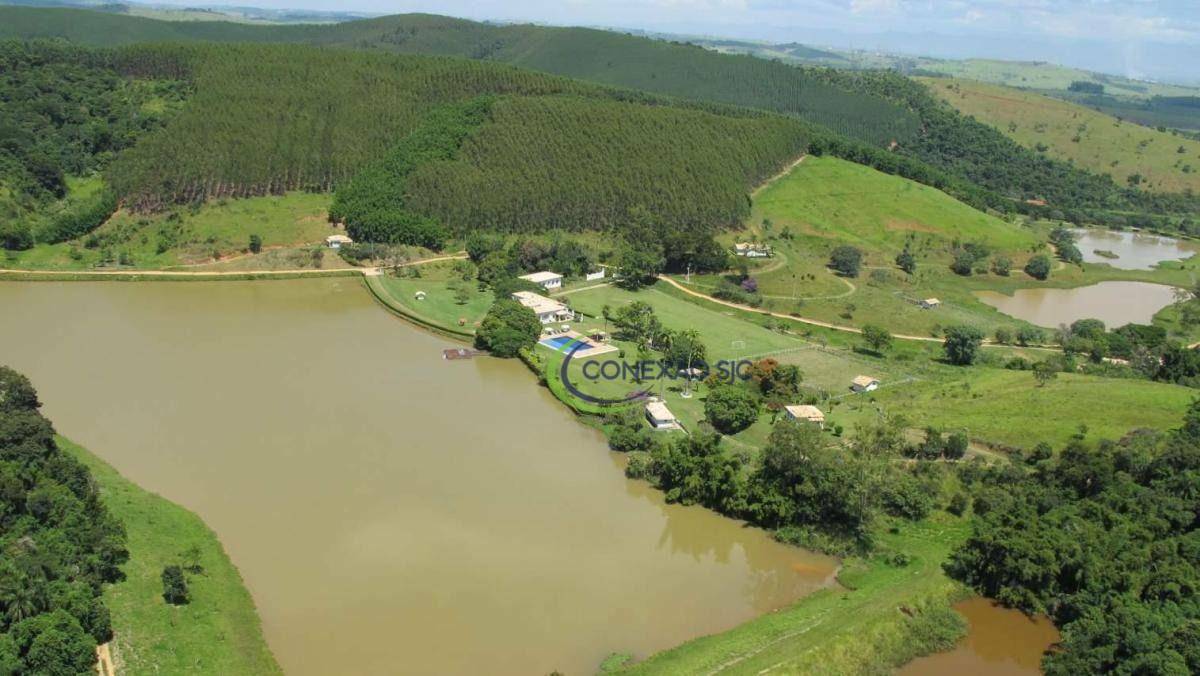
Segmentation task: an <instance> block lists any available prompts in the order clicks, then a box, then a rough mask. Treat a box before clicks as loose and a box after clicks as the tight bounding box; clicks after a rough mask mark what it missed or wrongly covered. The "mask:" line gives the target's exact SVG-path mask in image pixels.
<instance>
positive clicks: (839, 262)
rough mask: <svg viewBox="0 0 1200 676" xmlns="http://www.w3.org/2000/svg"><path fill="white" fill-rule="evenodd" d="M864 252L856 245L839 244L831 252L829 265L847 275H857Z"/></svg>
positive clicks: (839, 272)
mask: <svg viewBox="0 0 1200 676" xmlns="http://www.w3.org/2000/svg"><path fill="white" fill-rule="evenodd" d="M862 258H863V253H862V251H861V250H859V249H858V248H856V247H852V246H846V245H843V246H839V247H838V248H836V249H834V250H833V252H832V253H830V254H829V267H831V268H833V270H834V271H835V272H837V273H838V274H840V275H843V276H845V277H857V276H858V270H859V268H860V267H861V266H862Z"/></svg>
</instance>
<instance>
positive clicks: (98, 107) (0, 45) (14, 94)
mask: <svg viewBox="0 0 1200 676" xmlns="http://www.w3.org/2000/svg"><path fill="white" fill-rule="evenodd" d="M184 94H185V92H184V86H183V84H182V83H180V82H177V81H170V80H158V81H152V80H138V79H133V78H129V77H124V76H122V75H121V74H120V73H118V72H117V71H116V70H114V69H113V68H112V67H110V66H109V65H108V64H105V63H103V62H102V61H98V60H96V59H94V58H93V54H92V52H90V51H88V50H84V49H81V48H78V47H72V46H69V45H65V44H62V43H48V42H34V43H22V42H15V41H9V42H0V240H3V242H0V243H2V244H3V245H4V248H14V249H15V248H24V247H25V246H28V245H30V244H32V242H33V240H34V239H38V240H41V241H59V240H62V239H68V238H70V237H73V236H75V235H78V234H80V232H79V231H80V230H86V229H89V228H91V227H94V226H95V225H96V224H97V223H98V222H99V220H98V219H102V218H104V217H106V216H107V215H108V214H109V213H111V211H112V208H113V207H115V198H114V196H113V195H112V194H111V193H109V192H108V191H100V192H99V193H98V194H96V195H94V196H92V199H89V200H87V201H84V202H82V203H77V204H71V205H69V206H70V208H67V209H63V210H61V211H60V212H58V213H56V214H55V215H54V217H53V218H50V219H45V220H44V222H37V223H36V224H35V223H34V221H36V220H37V219H35V218H33V215H34V214H35V213H36V212H38V211H39V210H40V209H42V208H44V207H46V206H47V205H49V204H51V203H54V202H55V201H56V200H60V199H61V198H63V197H64V196H65V195H66V192H67V177H68V176H86V175H88V174H90V173H92V172H94V171H97V170H100V169H103V168H104V167H105V166H107V165H108V164H109V163H110V162H111V161H112V160H113V158H114V157H116V156H117V154H118V153H120V152H121V151H123V150H125V149H126V148H129V147H131V146H132V145H133V144H134V142H135V141H136V140H137V139H138V138H139V137H140V136H142V135H144V134H145V133H147V132H149V131H151V130H154V129H157V128H160V127H161V126H162V125H163V123H164V121H165V119H166V118H167V116H168V115H169V113H170V111H171V110H172V109H173V108H174V107H176V106H177V105H178V103H179V101H180V100H181V98H182V97H183V95H184ZM95 211H99V215H98V216H96V215H93V212H95ZM32 225H36V227H31V226H32Z"/></svg>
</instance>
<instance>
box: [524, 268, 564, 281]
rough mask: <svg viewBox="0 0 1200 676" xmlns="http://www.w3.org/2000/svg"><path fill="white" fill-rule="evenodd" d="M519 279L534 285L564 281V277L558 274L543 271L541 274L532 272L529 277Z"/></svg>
mask: <svg viewBox="0 0 1200 676" xmlns="http://www.w3.org/2000/svg"><path fill="white" fill-rule="evenodd" d="M518 279H524V280H526V281H529V282H533V283H534V284H541V283H542V282H553V281H554V280H556V279H562V275H560V274H558V273H557V272H550V271H549V270H543V271H541V272H531V273H529V274H527V275H521V276H520V277H519V278H518Z"/></svg>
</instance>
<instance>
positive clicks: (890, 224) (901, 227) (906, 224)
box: [883, 218, 940, 234]
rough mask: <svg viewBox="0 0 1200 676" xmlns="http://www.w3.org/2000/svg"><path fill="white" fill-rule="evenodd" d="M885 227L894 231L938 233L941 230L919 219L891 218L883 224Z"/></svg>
mask: <svg viewBox="0 0 1200 676" xmlns="http://www.w3.org/2000/svg"><path fill="white" fill-rule="evenodd" d="M883 227H884V229H886V230H893V231H905V232H928V233H933V234H937V233H938V232H940V231H939V230H938V229H937V228H935V227H933V226H932V225H925V224H924V223H921V222H919V221H901V220H899V219H895V218H890V219H888V220H887V221H886V222H885V223H884V224H883Z"/></svg>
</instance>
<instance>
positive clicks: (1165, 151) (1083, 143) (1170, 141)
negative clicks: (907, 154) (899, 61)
mask: <svg viewBox="0 0 1200 676" xmlns="http://www.w3.org/2000/svg"><path fill="white" fill-rule="evenodd" d="M921 81H922V82H924V83H925V84H926V85H927V86H928V87H929V89H930V91H932V92H933V93H935V94H936V95H938V96H939V97H941V98H942V99H943V100H945V101H947V102H949V103H950V105H952V106H954V107H955V108H956V109H957V110H958V111H960V112H961V113H963V114H964V115H971V116H973V117H975V118H976V119H977V120H980V121H981V122H986V123H987V124H990V125H992V126H993V127H995V128H996V129H998V130H1000V131H1001V132H1003V133H1004V134H1006V135H1007V136H1008V137H1010V138H1012V139H1013V140H1015V141H1017V142H1018V143H1020V144H1021V145H1023V146H1025V147H1027V148H1033V149H1039V148H1045V149H1046V150H1045V152H1046V153H1047V154H1048V155H1050V156H1052V157H1057V158H1058V159H1061V160H1066V161H1070V162H1073V163H1074V164H1075V165H1076V166H1080V167H1083V168H1086V169H1088V170H1089V171H1094V172H1096V173H1106V174H1109V175H1111V176H1113V178H1114V179H1116V180H1117V181H1118V182H1119V183H1122V184H1124V183H1126V182H1127V181H1128V180H1129V178H1130V177H1131V176H1135V175H1136V176H1138V177H1140V185H1142V186H1143V187H1144V188H1145V189H1147V190H1154V191H1157V192H1183V191H1186V190H1200V141H1195V140H1192V139H1189V138H1186V137H1181V136H1177V135H1173V134H1170V133H1167V132H1161V131H1157V130H1155V129H1151V128H1148V127H1143V126H1141V125H1137V124H1133V123H1129V122H1122V121H1121V120H1118V119H1116V118H1113V117H1110V116H1109V115H1105V114H1103V113H1100V112H1097V111H1094V110H1091V109H1089V108H1085V107H1083V106H1079V105H1076V104H1073V103H1068V102H1066V101H1061V100H1059V99H1053V98H1050V97H1047V96H1041V95H1039V94H1035V93H1031V92H1025V91H1018V90H1015V89H1010V88H1007V87H1001V86H997V85H989V84H983V83H980V82H972V81H970V80H950V79H941V78H923V79H922V80H921ZM1180 150H1182V151H1183V152H1180Z"/></svg>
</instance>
